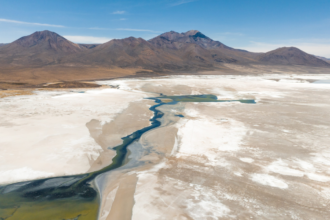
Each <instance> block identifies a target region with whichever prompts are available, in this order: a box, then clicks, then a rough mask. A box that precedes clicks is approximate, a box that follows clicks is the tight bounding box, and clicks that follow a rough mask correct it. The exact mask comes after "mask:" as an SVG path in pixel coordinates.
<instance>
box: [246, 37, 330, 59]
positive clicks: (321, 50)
mask: <svg viewBox="0 0 330 220" xmlns="http://www.w3.org/2000/svg"><path fill="white" fill-rule="evenodd" d="M279 47H297V48H299V49H301V50H303V51H305V52H306V53H309V54H313V55H317V56H323V57H328V58H330V40H329V41H326V40H310V41H309V42H302V41H301V40H296V41H292V40H290V41H288V42H284V43H274V44H271V43H264V42H254V41H252V42H250V44H249V45H247V46H245V47H240V49H243V50H248V51H251V52H268V51H271V50H275V49H277V48H279Z"/></svg>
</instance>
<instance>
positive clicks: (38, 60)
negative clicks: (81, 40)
mask: <svg viewBox="0 0 330 220" xmlns="http://www.w3.org/2000/svg"><path fill="white" fill-rule="evenodd" d="M83 50H87V48H84V47H80V46H79V45H78V44H75V43H72V42H70V41H68V40H67V39H65V38H64V37H62V36H60V35H58V34H56V33H54V32H50V31H41V32H35V33H33V34H31V35H29V36H25V37H22V38H20V39H18V40H16V41H14V42H13V43H10V44H7V45H5V46H2V47H1V48H0V63H2V64H12V65H24V66H25V65H27V66H31V65H32V66H33V65H48V64H54V63H58V62H59V61H60V59H61V58H62V57H63V56H65V55H69V54H76V53H79V52H81V51H83Z"/></svg>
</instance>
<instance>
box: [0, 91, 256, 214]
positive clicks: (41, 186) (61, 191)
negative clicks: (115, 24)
mask: <svg viewBox="0 0 330 220" xmlns="http://www.w3.org/2000/svg"><path fill="white" fill-rule="evenodd" d="M149 99H152V100H154V101H155V102H156V104H155V105H153V106H152V107H150V110H151V111H152V112H154V116H153V118H152V119H150V121H151V125H150V126H148V127H145V128H143V129H141V130H137V131H135V132H134V133H132V134H130V135H128V136H126V137H123V138H122V140H123V143H122V144H121V145H118V146H117V147H115V148H113V149H114V150H116V156H115V157H114V158H113V159H112V163H111V164H110V165H109V166H107V167H105V168H103V169H101V170H99V171H95V172H91V173H87V174H82V175H72V176H63V177H53V178H46V179H40V180H33V181H27V182H20V183H14V184H9V185H4V186H0V220H5V219H9V220H39V219H42V220H44V219H45V220H53V219H58V220H69V219H70V220H87V219H88V220H91V219H93V220H94V219H97V216H98V211H99V205H100V195H99V193H98V191H97V189H96V187H95V182H94V180H95V178H96V177H97V176H99V175H100V174H102V173H105V172H108V171H110V170H114V169H116V168H119V167H122V166H123V165H124V164H125V163H127V160H125V158H127V157H126V156H127V153H128V146H130V145H131V144H133V143H134V142H135V141H137V140H139V139H140V137H141V136H142V135H143V134H144V133H145V132H147V131H149V130H151V129H154V128H157V127H159V126H160V125H161V122H160V121H159V120H158V119H160V118H162V117H163V115H164V113H163V112H161V111H160V110H157V107H159V106H161V105H174V104H176V103H178V102H233V101H238V102H241V103H247V104H254V103H255V101H254V100H217V97H216V96H214V95H190V96H160V97H153V98H149ZM177 116H178V117H184V116H183V115H177Z"/></svg>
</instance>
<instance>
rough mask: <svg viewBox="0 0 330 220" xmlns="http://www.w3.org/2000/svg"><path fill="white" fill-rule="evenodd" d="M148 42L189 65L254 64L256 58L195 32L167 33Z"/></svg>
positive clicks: (253, 55)
mask: <svg viewBox="0 0 330 220" xmlns="http://www.w3.org/2000/svg"><path fill="white" fill-rule="evenodd" d="M149 42H150V43H151V44H153V45H154V46H155V47H158V48H161V49H163V50H165V51H167V52H169V53H171V54H177V55H179V56H180V57H182V58H183V59H184V60H186V61H188V62H189V63H191V62H194V63H195V62H197V63H204V64H208V65H217V64H221V63H236V62H241V63H247V62H254V61H255V57H257V54H256V53H250V52H248V51H243V50H237V49H234V48H231V47H228V46H226V45H224V44H223V43H221V42H219V41H214V40H212V39H211V38H209V37H207V36H205V35H204V34H202V33H201V32H199V31H196V30H191V31H188V32H185V33H177V32H175V31H171V32H167V33H164V34H161V35H159V36H157V37H155V38H153V39H151V40H149Z"/></svg>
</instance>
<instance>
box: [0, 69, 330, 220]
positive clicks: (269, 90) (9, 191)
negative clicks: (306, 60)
mask: <svg viewBox="0 0 330 220" xmlns="http://www.w3.org/2000/svg"><path fill="white" fill-rule="evenodd" d="M226 65H227V66H228V68H231V69H235V68H236V69H237V71H243V69H244V68H243V67H242V68H241V69H239V67H240V66H238V65H234V64H226ZM288 68H289V67H287V69H283V68H282V69H280V70H279V72H276V71H275V72H270V73H269V72H267V66H262V67H260V66H258V67H255V68H252V70H251V72H248V71H249V70H246V71H247V73H250V74H251V73H252V72H253V75H242V74H237V73H235V74H230V73H228V74H227V75H220V74H222V73H221V72H213V74H212V75H210V72H203V74H201V75H184V74H181V73H180V74H179V75H171V76H160V77H139V78H119V79H113V80H97V81H93V82H91V81H90V82H88V83H94V84H96V85H99V86H100V87H95V88H71V89H68V88H58V87H57V88H24V89H20V90H17V91H20V92H16V93H15V92H12V94H11V93H10V91H11V90H4V91H2V93H3V94H6V95H3V97H2V98H1V99H0V106H1V107H0V111H1V115H2V116H3V117H1V121H0V132H1V134H2V138H1V140H0V145H1V153H0V155H1V160H0V177H1V178H0V181H1V182H0V201H2V200H1V198H3V199H5V198H13V199H12V201H11V200H10V201H11V202H10V203H8V204H6V205H4V204H1V206H0V217H1V218H3V219H6V218H8V219H21V217H22V216H26V218H25V219H37V217H38V213H35V212H33V210H35V209H33V205H34V204H37V203H34V200H38V197H31V196H30V194H28V195H29V196H30V197H28V198H27V197H24V201H25V203H24V204H23V203H22V205H17V204H18V203H19V202H20V201H18V200H17V198H21V197H16V194H13V193H14V192H17V193H19V192H25V193H29V192H34V193H36V195H38V192H39V191H36V190H37V188H38V187H39V188H38V190H40V189H41V188H42V189H43V190H45V189H46V191H42V192H43V193H44V192H46V193H49V195H50V194H52V195H53V191H54V190H55V191H56V190H60V189H61V185H62V186H63V185H65V184H69V183H68V182H70V181H75V180H72V178H73V179H74V178H78V177H77V175H84V174H85V173H90V174H92V175H94V176H95V178H93V179H91V180H88V183H89V185H90V187H91V188H93V189H94V190H95V191H96V192H97V195H98V196H96V197H93V198H94V199H93V200H88V201H87V202H86V201H85V200H84V201H83V202H84V203H81V204H83V205H81V206H80V208H79V210H78V209H77V210H75V212H74V213H69V212H68V210H67V209H68V208H72V207H71V206H70V207H69V206H68V207H60V208H58V209H56V208H55V209H54V210H61V211H58V212H55V211H54V212H52V213H47V212H46V211H43V212H42V216H46V217H48V219H50V217H54V216H56V218H58V219H79V220H81V219H101V220H112V219H327V217H328V216H330V212H329V210H330V184H329V183H330V173H329V169H328V168H329V165H330V152H329V147H328V146H329V141H330V136H329V134H328V132H327V131H328V130H329V129H330V112H329V107H330V101H329V98H328V97H329V96H328V93H329V91H330V84H329V80H330V76H329V75H328V74H311V73H312V72H313V68H310V69H309V70H308V71H305V73H304V74H296V73H294V71H292V73H290V69H288ZM255 69H258V71H260V72H255ZM302 69H304V68H302ZM305 69H306V68H305ZM318 70H319V69H318ZM280 71H282V72H280ZM285 71H287V72H286V73H284V72H285ZM309 71H310V72H309ZM265 73H267V74H265ZM279 73H280V74H279ZM318 73H327V72H326V70H323V69H321V70H319V72H318ZM22 91H23V92H22ZM202 95H213V96H215V97H216V98H217V100H221V101H224V102H219V101H216V100H214V99H207V100H206V99H205V100H204V99H194V97H203V96H202ZM178 96H179V97H182V96H184V98H180V99H177V98H176V97H178ZM213 96H212V97H213ZM150 97H157V98H156V99H149V98H150ZM157 100H158V101H160V104H159V103H158V104H157ZM173 100H177V101H173ZM242 100H254V102H253V103H251V102H250V103H245V102H244V101H243V102H242ZM155 101H156V102H155ZM153 107H154V108H155V109H153ZM157 115H159V117H158V118H157V117H156V116H157ZM155 121H158V122H160V123H159V126H157V127H155V126H154V127H152V126H153V125H154V123H155ZM146 127H150V128H152V129H149V130H145V131H144V130H143V128H146ZM141 129H142V130H143V132H140V133H139V134H141V136H138V138H135V136H134V135H135V134H136V133H135V132H136V131H141ZM133 136H134V138H135V139H134V141H132V142H130V144H128V145H127V154H126V156H125V159H124V160H123V163H122V165H121V166H120V167H118V168H116V169H107V167H109V166H111V164H112V163H116V162H117V159H116V155H118V152H119V151H118V148H116V146H123V144H125V143H126V141H127V139H129V138H130V137H131V138H132V140H133ZM124 137H125V138H126V139H123V138H124ZM56 178H57V179H56ZM70 178H71V179H70ZM79 178H80V177H79ZM84 178H85V177H84ZM42 179H46V181H44V182H43V181H41V183H38V184H39V185H38V187H36V182H35V180H42ZM63 179H65V181H63ZM55 180H56V181H57V182H61V181H62V182H61V184H58V183H56V184H57V185H55V188H54V184H55V183H54V181H55ZM52 181H53V182H52ZM31 184H34V185H33V186H32V185H31ZM40 184H41V185H40ZM25 185H29V186H30V185H31V187H32V188H30V189H27V188H23V187H24V186H25ZM33 187H34V188H33ZM47 189H49V191H47ZM27 190H30V191H27ZM33 190H34V191H33ZM55 191H54V192H55ZM24 195H27V194H24ZM40 195H41V194H40ZM42 196H45V197H44V199H42V200H40V201H42V202H43V203H47V204H51V205H52V206H54V204H55V205H58V204H59V203H61V201H62V200H63V201H64V202H68V200H65V198H61V197H56V200H54V199H50V197H47V195H44V194H42ZM42 196H41V197H42ZM14 198H15V199H16V200H15V199H14ZM22 198H23V197H22ZM31 198H34V199H31ZM77 198H78V197H70V198H69V197H67V198H66V199H69V200H70V203H71V204H72V205H73V206H74V204H77V206H78V204H80V203H79V201H80V200H77ZM84 198H85V197H84ZM86 198H87V197H86ZM90 198H92V197H90ZM28 199H31V200H28ZM7 201H9V200H7ZM38 201H39V200H38ZM15 204H16V205H15ZM28 204H30V205H29V207H30V208H31V209H30V210H29V209H27V208H25V207H27V206H28ZM40 204H41V203H38V204H37V205H38V206H37V207H41V206H40ZM65 204H67V203H65ZM91 206H93V208H90V207H91ZM63 210H64V211H63ZM68 213H69V214H68ZM36 216H37V217H36ZM40 216H41V215H40ZM49 216H50V217H49ZM56 218H55V217H54V219H56Z"/></svg>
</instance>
